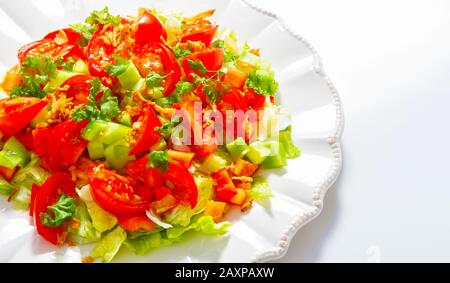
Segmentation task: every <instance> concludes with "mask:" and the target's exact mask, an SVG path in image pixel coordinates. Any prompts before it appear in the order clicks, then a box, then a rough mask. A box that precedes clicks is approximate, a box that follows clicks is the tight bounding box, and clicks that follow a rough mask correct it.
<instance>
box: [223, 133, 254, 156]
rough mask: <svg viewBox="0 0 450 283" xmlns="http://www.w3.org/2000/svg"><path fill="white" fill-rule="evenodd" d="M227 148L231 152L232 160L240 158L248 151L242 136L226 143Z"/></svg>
mask: <svg viewBox="0 0 450 283" xmlns="http://www.w3.org/2000/svg"><path fill="white" fill-rule="evenodd" d="M226 147H227V150H228V152H229V153H230V154H231V157H232V158H233V159H234V160H237V159H239V158H242V157H243V156H244V155H246V154H247V152H248V151H249V147H248V145H247V144H246V143H245V140H244V139H243V138H242V137H238V138H237V139H236V140H234V141H233V142H230V143H229V144H227V146H226Z"/></svg>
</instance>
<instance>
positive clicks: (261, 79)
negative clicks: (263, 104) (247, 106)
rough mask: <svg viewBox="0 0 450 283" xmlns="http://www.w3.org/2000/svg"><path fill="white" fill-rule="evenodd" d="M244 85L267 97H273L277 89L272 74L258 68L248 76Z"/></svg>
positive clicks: (269, 71)
mask: <svg viewBox="0 0 450 283" xmlns="http://www.w3.org/2000/svg"><path fill="white" fill-rule="evenodd" d="M246 85H247V87H249V88H253V89H254V90H255V91H256V92H257V93H259V94H262V95H267V96H274V95H275V93H276V92H277V89H278V83H277V82H276V81H275V74H274V72H273V71H271V70H265V69H258V68H257V69H254V70H253V71H252V72H251V73H250V74H249V75H248V78H247V81H246Z"/></svg>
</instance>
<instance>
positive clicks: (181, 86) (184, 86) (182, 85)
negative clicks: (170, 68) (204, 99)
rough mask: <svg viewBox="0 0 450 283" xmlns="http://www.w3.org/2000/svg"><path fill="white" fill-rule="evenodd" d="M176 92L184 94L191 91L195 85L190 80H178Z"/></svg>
mask: <svg viewBox="0 0 450 283" xmlns="http://www.w3.org/2000/svg"><path fill="white" fill-rule="evenodd" d="M175 87H176V88H175V93H176V94H177V95H183V94H186V93H190V92H191V91H192V90H193V89H194V85H193V84H192V83H190V82H181V81H180V82H178V83H177V84H176V86H175Z"/></svg>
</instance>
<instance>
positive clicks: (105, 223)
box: [77, 185, 117, 233]
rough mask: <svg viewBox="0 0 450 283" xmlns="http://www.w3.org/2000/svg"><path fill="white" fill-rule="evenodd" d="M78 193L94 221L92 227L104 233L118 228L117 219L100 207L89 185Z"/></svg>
mask: <svg viewBox="0 0 450 283" xmlns="http://www.w3.org/2000/svg"><path fill="white" fill-rule="evenodd" d="M77 193H78V195H79V196H80V198H81V199H82V200H83V201H84V203H85V204H86V207H87V210H88V212H89V215H90V217H91V219H92V225H93V226H94V228H95V229H96V230H97V231H99V232H100V233H103V232H105V231H108V230H111V229H112V228H113V227H114V226H116V224H117V217H115V216H114V215H112V214H111V213H109V212H107V211H105V210H103V209H102V208H101V207H100V206H98V204H97V203H96V202H95V201H94V199H93V198H92V195H91V188H90V186H89V185H87V186H84V187H82V188H81V189H79V190H78V191H77Z"/></svg>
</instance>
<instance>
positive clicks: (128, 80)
mask: <svg viewBox="0 0 450 283" xmlns="http://www.w3.org/2000/svg"><path fill="white" fill-rule="evenodd" d="M117 78H118V79H119V82H120V85H121V86H122V87H123V88H124V89H126V90H133V89H134V87H135V86H136V84H137V83H138V82H139V81H140V80H141V79H142V78H141V74H140V73H139V70H138V69H137V68H136V66H135V65H134V64H133V62H131V61H130V64H129V65H128V68H127V69H126V71H125V72H124V73H123V74H121V75H118V76H117Z"/></svg>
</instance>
